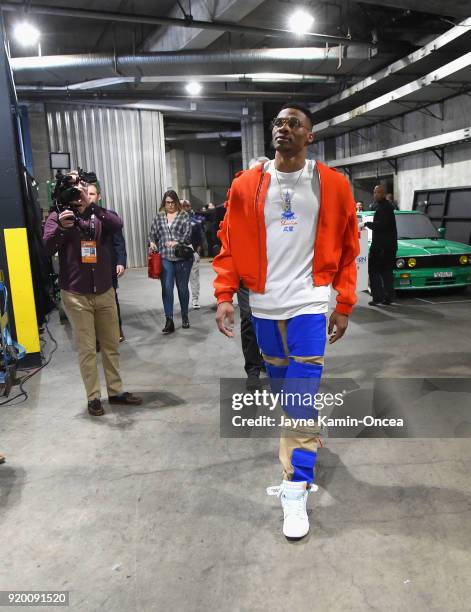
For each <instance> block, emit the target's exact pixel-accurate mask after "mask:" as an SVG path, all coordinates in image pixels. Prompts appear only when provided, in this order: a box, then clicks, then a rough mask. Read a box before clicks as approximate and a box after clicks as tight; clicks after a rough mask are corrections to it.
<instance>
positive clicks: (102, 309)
mask: <svg viewBox="0 0 471 612" xmlns="http://www.w3.org/2000/svg"><path fill="white" fill-rule="evenodd" d="M61 298H62V303H63V304H64V309H65V312H66V314H67V317H68V319H69V321H70V323H71V324H72V327H73V330H74V339H75V346H76V348H77V352H78V356H79V365H80V373H81V375H82V380H83V383H84V385H85V390H86V392H87V398H88V400H92V399H96V398H99V397H100V395H101V392H100V378H99V376H98V366H97V354H96V340H97V338H98V340H99V341H100V347H101V357H102V361H103V370H104V372H105V380H106V388H107V390H108V395H119V394H120V393H122V391H123V383H122V381H121V376H120V374H119V323H118V311H117V308H116V300H115V292H114V289H113V287H111V288H110V289H108V291H106V292H105V293H101V294H100V295H95V294H91V293H86V294H79V293H71V292H70V291H64V290H63V289H62V290H61ZM95 330H96V333H95Z"/></svg>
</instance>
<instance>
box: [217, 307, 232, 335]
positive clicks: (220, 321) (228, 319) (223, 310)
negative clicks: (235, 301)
mask: <svg viewBox="0 0 471 612" xmlns="http://www.w3.org/2000/svg"><path fill="white" fill-rule="evenodd" d="M216 323H217V325H218V329H219V331H220V332H221V334H224V335H225V336H227V337H228V338H233V337H234V332H233V331H232V328H233V327H234V306H233V305H232V304H231V303H230V302H221V303H220V304H218V309H217V313H216Z"/></svg>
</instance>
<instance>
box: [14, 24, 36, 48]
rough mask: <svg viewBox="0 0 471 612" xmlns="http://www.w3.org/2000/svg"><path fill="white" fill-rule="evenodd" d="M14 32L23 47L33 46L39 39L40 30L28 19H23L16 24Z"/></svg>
mask: <svg viewBox="0 0 471 612" xmlns="http://www.w3.org/2000/svg"><path fill="white" fill-rule="evenodd" d="M13 34H14V36H15V38H16V40H17V42H19V43H20V45H22V46H23V47H32V46H33V45H36V44H37V43H38V40H39V30H38V29H37V28H35V27H34V26H33V25H31V24H30V23H28V22H27V21H22V22H21V23H18V24H17V25H16V26H15V29H14V31H13Z"/></svg>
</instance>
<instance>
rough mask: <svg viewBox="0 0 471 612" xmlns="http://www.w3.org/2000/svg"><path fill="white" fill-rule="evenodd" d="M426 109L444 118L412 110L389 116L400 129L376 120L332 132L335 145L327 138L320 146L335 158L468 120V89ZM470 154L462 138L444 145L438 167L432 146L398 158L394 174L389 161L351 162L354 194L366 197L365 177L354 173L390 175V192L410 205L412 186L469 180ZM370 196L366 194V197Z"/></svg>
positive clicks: (370, 176) (426, 134) (381, 178)
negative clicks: (442, 160) (340, 132)
mask: <svg viewBox="0 0 471 612" xmlns="http://www.w3.org/2000/svg"><path fill="white" fill-rule="evenodd" d="M428 109H429V110H430V111H431V112H432V113H434V114H436V115H438V116H441V115H442V113H443V115H442V116H443V120H442V119H440V118H438V117H432V116H430V115H429V114H427V113H426V111H425V112H420V111H414V112H411V113H408V114H407V115H405V116H404V117H403V118H398V119H392V120H391V122H390V123H392V124H393V125H394V126H396V128H399V129H393V128H391V127H388V126H386V125H384V124H377V125H375V126H371V127H369V128H364V129H362V130H356V131H355V132H351V133H349V134H344V135H342V136H339V137H337V138H336V139H335V148H334V147H333V146H332V143H329V144H330V146H328V145H327V143H326V146H325V151H326V153H329V152H331V153H332V152H333V151H334V150H335V157H336V158H341V157H349V156H351V155H360V154H362V153H368V152H370V151H377V150H381V149H386V148H390V147H394V146H397V145H400V144H404V143H409V142H414V141H415V140H420V139H422V138H428V137H430V136H436V135H438V134H442V133H446V132H452V131H453V130H457V129H460V128H464V127H469V126H470V125H471V98H470V97H469V96H467V95H461V96H456V97H454V98H450V99H449V100H446V101H445V102H443V104H441V105H440V104H434V105H432V106H430V107H428ZM329 159H333V156H332V154H331V156H330V157H327V163H328V160H329ZM470 160H471V143H463V144H459V145H454V146H451V147H447V148H446V149H445V166H444V167H443V168H442V167H441V163H440V160H439V159H438V158H437V157H436V156H435V155H434V154H433V153H432V152H431V151H426V152H424V153H419V154H417V155H411V156H408V157H403V158H400V159H398V161H397V170H398V172H397V174H394V170H393V169H392V168H391V166H390V165H389V164H388V163H387V162H384V161H382V162H378V163H374V164H365V165H362V166H359V167H353V168H352V170H353V173H352V182H353V185H354V190H355V196H356V198H357V199H362V200H365V192H364V191H363V189H362V188H361V185H362V183H366V181H361V180H359V179H375V180H374V181H372V182H375V181H378V182H379V181H382V182H385V181H386V180H388V178H389V177H391V176H392V177H393V184H394V197H395V199H396V200H397V201H398V203H399V206H400V208H402V209H405V210H408V209H411V208H412V203H413V197H414V191H415V190H420V189H428V188H430V189H432V188H438V187H463V186H469V185H471V164H470ZM355 187H356V188H355ZM371 199H372V198H371V197H370V198H369V200H368V199H367V200H366V201H370V200H371ZM470 206H471V204H470Z"/></svg>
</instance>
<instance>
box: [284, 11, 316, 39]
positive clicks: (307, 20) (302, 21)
mask: <svg viewBox="0 0 471 612" xmlns="http://www.w3.org/2000/svg"><path fill="white" fill-rule="evenodd" d="M313 23H314V17H313V16H312V15H310V14H309V13H307V12H306V11H303V10H302V9H298V10H297V11H295V12H294V13H293V14H292V15H291V17H290V19H289V29H290V30H291V31H292V32H294V33H295V34H306V32H309V30H310V29H311V27H312V24H313Z"/></svg>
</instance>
